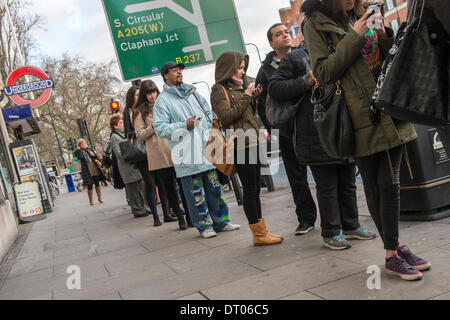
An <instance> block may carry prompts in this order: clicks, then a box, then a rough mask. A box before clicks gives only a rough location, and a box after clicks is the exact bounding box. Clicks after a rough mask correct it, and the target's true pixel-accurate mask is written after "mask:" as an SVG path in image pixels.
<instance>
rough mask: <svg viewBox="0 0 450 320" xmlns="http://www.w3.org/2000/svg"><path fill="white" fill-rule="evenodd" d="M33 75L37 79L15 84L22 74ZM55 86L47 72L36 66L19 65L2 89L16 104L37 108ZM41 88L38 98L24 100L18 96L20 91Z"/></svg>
mask: <svg viewBox="0 0 450 320" xmlns="http://www.w3.org/2000/svg"><path fill="white" fill-rule="evenodd" d="M27 74H29V75H33V76H35V77H37V78H38V79H39V81H35V82H30V83H24V84H16V82H17V80H18V79H19V78H20V77H22V76H24V75H27ZM54 86H55V84H54V82H53V79H51V78H49V77H48V76H47V74H46V73H45V72H44V71H42V70H41V69H39V68H36V67H30V66H25V67H20V68H18V69H16V70H14V71H13V72H11V74H10V75H9V77H8V80H6V87H5V88H4V89H3V92H4V93H5V95H7V96H9V97H10V98H11V100H12V101H13V102H14V103H15V104H17V105H19V106H20V105H24V104H29V105H30V106H31V108H37V107H40V106H42V105H43V104H45V103H46V102H47V101H48V99H50V96H51V95H52V89H53V87H54ZM36 90H43V91H42V94H41V95H40V97H39V98H37V99H35V100H26V99H24V98H22V97H21V96H20V94H22V93H26V92H31V91H36Z"/></svg>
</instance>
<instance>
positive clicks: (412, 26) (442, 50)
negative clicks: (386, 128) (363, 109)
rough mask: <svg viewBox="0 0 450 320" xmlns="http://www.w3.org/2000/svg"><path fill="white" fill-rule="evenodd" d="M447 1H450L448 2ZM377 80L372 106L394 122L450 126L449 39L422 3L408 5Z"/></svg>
mask: <svg viewBox="0 0 450 320" xmlns="http://www.w3.org/2000/svg"><path fill="white" fill-rule="evenodd" d="M447 1H448V0H447ZM408 6H410V7H411V10H410V11H409V16H408V22H407V23H405V22H404V23H403V24H402V26H401V27H400V29H399V30H398V32H397V36H396V40H395V43H394V44H393V46H392V48H391V49H390V50H389V55H388V56H387V57H386V59H385V61H384V63H383V67H382V70H381V74H380V77H379V78H378V83H377V88H376V90H375V93H374V95H373V104H374V105H375V106H376V108H377V109H378V110H381V111H382V112H384V113H386V114H388V115H390V116H391V117H393V118H396V119H399V120H403V121H408V122H413V123H417V124H422V125H426V126H443V125H448V124H449V123H450V112H449V107H448V104H449V100H450V90H449V83H450V76H449V75H450V67H449V65H450V64H449V61H450V54H449V53H450V50H449V48H450V37H449V35H448V34H447V33H446V32H445V29H444V27H443V26H442V24H441V23H440V22H439V21H438V20H437V19H436V17H435V16H434V14H433V12H432V11H431V10H428V9H426V8H425V0H422V2H421V7H419V6H420V1H419V0H410V1H408Z"/></svg>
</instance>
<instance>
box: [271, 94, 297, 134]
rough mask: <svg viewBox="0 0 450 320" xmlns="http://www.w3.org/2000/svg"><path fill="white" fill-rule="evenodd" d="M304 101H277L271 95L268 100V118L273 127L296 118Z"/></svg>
mask: <svg viewBox="0 0 450 320" xmlns="http://www.w3.org/2000/svg"><path fill="white" fill-rule="evenodd" d="M302 101H303V99H300V100H296V101H294V102H293V101H277V100H274V99H273V98H272V97H271V96H270V95H269V94H267V98H266V117H267V121H268V122H269V124H270V125H272V126H279V125H283V124H285V123H286V122H288V121H289V120H292V118H293V117H294V116H295V114H296V113H297V111H298V108H299V107H300V105H301V103H302Z"/></svg>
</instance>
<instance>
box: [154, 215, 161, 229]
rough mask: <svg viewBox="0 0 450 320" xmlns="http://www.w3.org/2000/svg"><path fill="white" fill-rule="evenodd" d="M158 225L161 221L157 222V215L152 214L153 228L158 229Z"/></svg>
mask: <svg viewBox="0 0 450 320" xmlns="http://www.w3.org/2000/svg"><path fill="white" fill-rule="evenodd" d="M160 225H162V223H161V220H159V216H158V213H156V212H155V213H153V226H155V227H159V226H160Z"/></svg>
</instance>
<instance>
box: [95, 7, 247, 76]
mask: <svg viewBox="0 0 450 320" xmlns="http://www.w3.org/2000/svg"><path fill="white" fill-rule="evenodd" d="M102 2H103V8H104V10H105V15H106V19H107V22H108V26H109V29H110V32H111V38H112V40H113V44H114V48H115V51H116V55H117V60H118V62H119V65H120V69H121V72H122V78H123V80H124V81H131V80H135V79H139V78H144V77H149V76H153V75H157V74H159V73H160V71H161V67H162V66H163V64H164V63H166V62H167V61H175V62H177V63H184V64H185V66H186V68H190V67H195V66H199V65H204V64H209V63H214V62H215V60H216V59H217V58H218V57H219V56H220V55H221V54H222V53H223V52H224V51H240V52H245V46H244V41H243V38H242V33H241V29H240V26H239V21H238V18H237V15H236V9H235V6H234V1H233V0H220V1H215V0H214V1H212V0H177V1H175V0H150V1H148V0H102Z"/></svg>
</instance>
